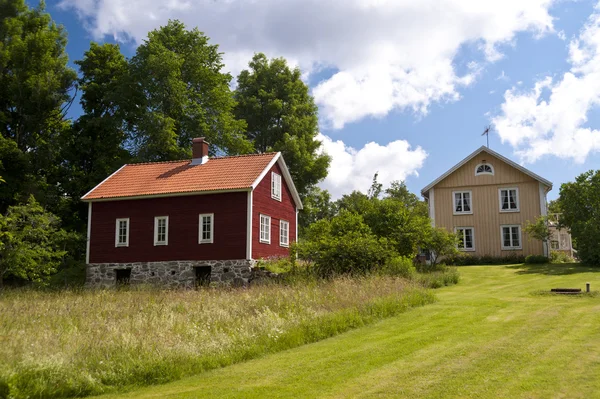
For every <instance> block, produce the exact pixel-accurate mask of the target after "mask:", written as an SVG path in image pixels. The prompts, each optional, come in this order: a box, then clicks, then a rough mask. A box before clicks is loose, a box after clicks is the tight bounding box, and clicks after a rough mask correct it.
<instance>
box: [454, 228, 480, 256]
mask: <svg viewBox="0 0 600 399" xmlns="http://www.w3.org/2000/svg"><path fill="white" fill-rule="evenodd" d="M458 230H462V231H463V237H462V240H463V243H464V242H465V235H464V231H465V230H471V241H472V242H473V248H464V247H463V248H461V247H460V246H459V245H457V248H458V250H459V251H465V252H474V251H475V227H471V226H459V227H455V228H454V233H458Z"/></svg>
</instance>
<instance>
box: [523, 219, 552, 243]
mask: <svg viewBox="0 0 600 399" xmlns="http://www.w3.org/2000/svg"><path fill="white" fill-rule="evenodd" d="M525 233H527V235H528V236H529V237H531V238H535V239H536V240H540V241H543V242H547V241H548V240H550V237H551V236H552V233H551V232H550V228H549V226H548V217H547V216H540V217H538V218H537V219H536V220H535V222H533V223H531V222H529V221H527V224H526V226H525Z"/></svg>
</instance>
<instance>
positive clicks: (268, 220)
mask: <svg viewBox="0 0 600 399" xmlns="http://www.w3.org/2000/svg"><path fill="white" fill-rule="evenodd" d="M258 218H259V219H258V240H259V241H260V242H262V243H263V244H270V243H271V216H267V215H263V214H262V213H261V214H259V217H258ZM263 218H266V220H267V226H269V239H268V240H265V239H263V238H262V226H263V222H262V221H263Z"/></svg>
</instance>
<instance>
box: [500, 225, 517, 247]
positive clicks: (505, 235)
mask: <svg viewBox="0 0 600 399" xmlns="http://www.w3.org/2000/svg"><path fill="white" fill-rule="evenodd" d="M500 234H501V239H502V249H521V248H522V246H521V226H519V225H516V224H515V225H506V226H500Z"/></svg>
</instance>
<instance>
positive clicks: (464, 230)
mask: <svg viewBox="0 0 600 399" xmlns="http://www.w3.org/2000/svg"><path fill="white" fill-rule="evenodd" d="M454 231H455V232H456V233H457V234H458V249H460V250H461V251H475V229H474V228H473V227H455V228H454Z"/></svg>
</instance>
